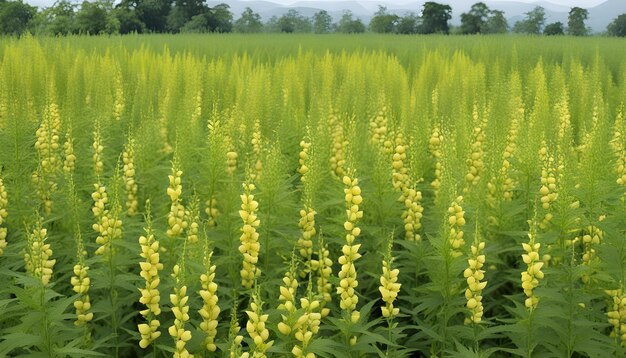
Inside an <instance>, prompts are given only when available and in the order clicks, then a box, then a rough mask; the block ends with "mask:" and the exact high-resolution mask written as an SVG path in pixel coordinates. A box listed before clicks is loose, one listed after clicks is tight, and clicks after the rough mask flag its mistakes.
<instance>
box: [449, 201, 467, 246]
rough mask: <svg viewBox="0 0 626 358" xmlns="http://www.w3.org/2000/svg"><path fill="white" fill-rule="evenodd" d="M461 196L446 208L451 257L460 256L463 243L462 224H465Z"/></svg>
mask: <svg viewBox="0 0 626 358" xmlns="http://www.w3.org/2000/svg"><path fill="white" fill-rule="evenodd" d="M462 203H463V197H462V196H459V197H457V198H456V199H455V200H454V201H453V202H452V204H450V207H449V208H448V214H449V216H448V224H449V233H448V240H449V242H450V247H451V253H452V256H453V257H458V256H461V254H462V253H461V248H462V247H463V246H464V245H465V240H463V226H464V225H465V217H464V215H465V212H464V211H463V208H462V207H461V204H462Z"/></svg>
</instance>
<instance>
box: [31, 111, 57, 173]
mask: <svg viewBox="0 0 626 358" xmlns="http://www.w3.org/2000/svg"><path fill="white" fill-rule="evenodd" d="M60 131H61V120H60V115H59V108H58V107H57V105H56V103H54V102H52V103H50V104H49V105H48V106H47V107H46V110H45V111H44V118H43V119H42V121H41V123H40V125H39V128H38V129H37V132H36V135H37V141H36V142H35V149H36V150H37V153H39V158H40V159H39V160H40V165H41V170H42V173H43V176H44V178H54V175H55V174H56V172H57V170H58V169H59V165H60V163H61V158H60V156H59V148H60V145H59V135H60Z"/></svg>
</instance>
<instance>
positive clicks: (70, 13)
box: [36, 0, 76, 36]
mask: <svg viewBox="0 0 626 358" xmlns="http://www.w3.org/2000/svg"><path fill="white" fill-rule="evenodd" d="M75 10H76V5H75V4H72V3H70V2H69V1H67V0H59V1H57V2H55V3H54V4H53V5H52V6H51V7H49V8H47V9H44V10H43V11H41V12H39V13H38V14H37V17H38V18H39V19H38V20H37V22H38V23H37V29H36V31H37V32H39V33H44V34H47V35H53V36H56V35H68V34H71V33H74V32H76V11H75Z"/></svg>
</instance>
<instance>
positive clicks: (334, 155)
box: [328, 112, 348, 178]
mask: <svg viewBox="0 0 626 358" xmlns="http://www.w3.org/2000/svg"><path fill="white" fill-rule="evenodd" d="M328 124H329V126H330V130H331V156H330V167H331V169H332V174H333V175H334V176H336V177H337V178H341V177H343V175H344V174H345V172H346V169H345V165H346V158H345V148H346V145H347V143H348V142H347V140H346V138H345V135H344V130H343V123H342V121H341V119H340V118H339V115H338V114H337V113H334V112H333V113H331V114H330V117H329V119H328Z"/></svg>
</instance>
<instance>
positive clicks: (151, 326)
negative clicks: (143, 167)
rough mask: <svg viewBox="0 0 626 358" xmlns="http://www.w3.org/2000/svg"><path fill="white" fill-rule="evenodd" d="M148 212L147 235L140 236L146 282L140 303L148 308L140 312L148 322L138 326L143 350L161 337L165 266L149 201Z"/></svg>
mask: <svg viewBox="0 0 626 358" xmlns="http://www.w3.org/2000/svg"><path fill="white" fill-rule="evenodd" d="M146 211H147V213H146V222H147V227H146V228H145V232H146V234H145V235H142V236H140V237H139V240H138V241H139V246H140V248H141V253H140V254H139V255H140V256H141V257H142V258H143V259H144V260H145V261H142V262H140V263H139V266H140V268H141V272H140V276H141V277H142V278H143V279H144V280H145V286H144V288H142V289H139V291H140V293H141V297H140V298H139V302H140V303H142V304H144V305H145V306H146V309H145V310H142V311H140V313H141V315H142V316H144V317H145V319H146V322H147V323H144V324H140V325H139V326H138V330H139V333H140V334H141V341H140V342H139V346H140V347H141V348H146V347H148V346H149V345H150V343H152V341H153V340H154V339H156V338H158V337H159V336H160V335H161V332H158V331H157V330H158V328H159V326H160V322H159V320H158V319H157V316H159V315H160V314H161V308H160V306H159V302H160V294H159V290H158V285H159V283H160V279H159V271H161V270H163V264H162V263H160V260H159V241H158V240H157V239H156V238H155V236H154V233H153V232H152V222H151V219H150V202H149V201H148V202H147V203H146Z"/></svg>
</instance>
